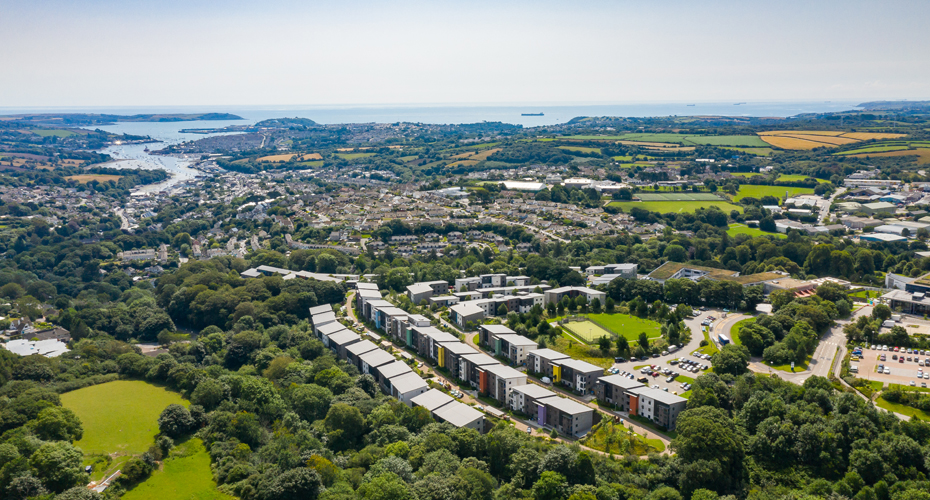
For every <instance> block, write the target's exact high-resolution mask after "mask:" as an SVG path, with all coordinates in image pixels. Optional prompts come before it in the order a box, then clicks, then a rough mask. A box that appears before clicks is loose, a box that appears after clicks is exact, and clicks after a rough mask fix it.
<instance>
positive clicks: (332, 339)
mask: <svg viewBox="0 0 930 500" xmlns="http://www.w3.org/2000/svg"><path fill="white" fill-rule="evenodd" d="M361 340H362V338H361V337H359V336H358V335H356V334H355V333H353V332H350V331H349V330H343V331H340V332H336V333H334V334H332V335H330V336H329V348H330V349H332V350H333V352H334V353H336V356H337V357H338V358H339V359H345V357H346V347H348V346H350V345H352V344H354V343H356V342H360V341H361Z"/></svg>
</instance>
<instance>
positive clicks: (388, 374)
mask: <svg viewBox="0 0 930 500" xmlns="http://www.w3.org/2000/svg"><path fill="white" fill-rule="evenodd" d="M370 373H371V376H372V377H374V378H375V380H376V381H378V384H379V385H380V386H381V390H382V391H384V392H385V393H387V394H390V393H391V384H390V382H389V381H390V379H391V378H393V377H396V376H398V375H403V374H405V373H413V369H412V368H410V365H408V364H407V363H404V362H403V361H394V362H393V363H388V364H385V365H381V366H379V367H377V368H375V369H374V371H372V372H370Z"/></svg>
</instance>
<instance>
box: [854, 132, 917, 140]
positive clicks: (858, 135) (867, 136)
mask: <svg viewBox="0 0 930 500" xmlns="http://www.w3.org/2000/svg"><path fill="white" fill-rule="evenodd" d="M906 135H907V134H882V133H878V132H875V133H872V132H849V133H846V134H843V137H849V138H850V139H856V140H859V141H868V140H871V139H900V138H902V137H904V136H906Z"/></svg>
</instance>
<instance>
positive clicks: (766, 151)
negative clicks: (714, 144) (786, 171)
mask: <svg viewBox="0 0 930 500" xmlns="http://www.w3.org/2000/svg"><path fill="white" fill-rule="evenodd" d="M723 149H727V150H730V151H739V152H740V153H746V154H749V155H756V156H771V155H773V154H775V150H774V149H772V148H761V147H760V148H737V147H725V148H723Z"/></svg>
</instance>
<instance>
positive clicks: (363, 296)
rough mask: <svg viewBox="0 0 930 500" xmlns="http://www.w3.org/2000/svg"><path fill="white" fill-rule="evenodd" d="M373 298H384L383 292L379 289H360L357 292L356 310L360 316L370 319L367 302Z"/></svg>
mask: <svg viewBox="0 0 930 500" xmlns="http://www.w3.org/2000/svg"><path fill="white" fill-rule="evenodd" d="M372 300H382V298H381V292H379V291H378V290H368V289H364V288H363V289H360V290H359V291H357V292H355V310H356V314H358V316H359V317H360V318H364V319H369V316H370V313H369V312H366V311H367V309H366V307H365V306H366V304H367V303H368V302H369V301H372Z"/></svg>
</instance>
